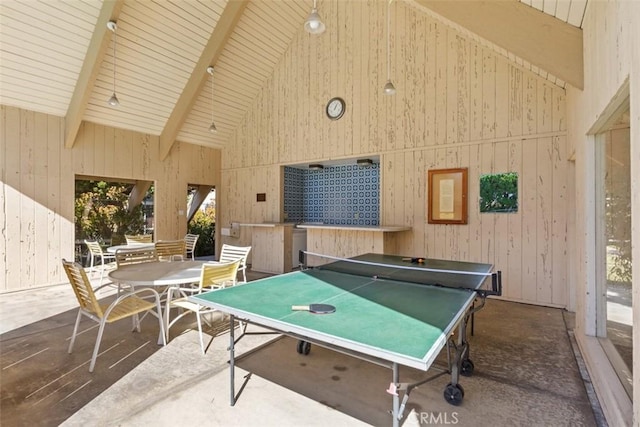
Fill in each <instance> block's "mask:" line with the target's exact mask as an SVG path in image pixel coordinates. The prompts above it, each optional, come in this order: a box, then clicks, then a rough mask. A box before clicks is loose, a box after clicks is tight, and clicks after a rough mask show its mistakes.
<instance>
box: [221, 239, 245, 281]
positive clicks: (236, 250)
mask: <svg viewBox="0 0 640 427" xmlns="http://www.w3.org/2000/svg"><path fill="white" fill-rule="evenodd" d="M250 251H251V246H232V245H227V244H226V243H225V244H223V245H222V251H221V252H220V259H219V260H218V261H219V262H230V261H235V260H237V259H239V260H240V261H241V262H240V267H238V272H240V271H241V272H242V277H243V281H242V283H247V272H246V270H247V257H248V256H249V252H250Z"/></svg>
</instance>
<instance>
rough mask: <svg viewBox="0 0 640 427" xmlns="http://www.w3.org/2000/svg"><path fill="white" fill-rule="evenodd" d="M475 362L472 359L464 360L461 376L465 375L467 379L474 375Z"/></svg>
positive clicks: (461, 365)
mask: <svg viewBox="0 0 640 427" xmlns="http://www.w3.org/2000/svg"><path fill="white" fill-rule="evenodd" d="M473 369H474V366H473V362H472V361H471V359H464V360H463V361H462V363H461V364H460V375H464V376H465V377H470V376H471V375H473Z"/></svg>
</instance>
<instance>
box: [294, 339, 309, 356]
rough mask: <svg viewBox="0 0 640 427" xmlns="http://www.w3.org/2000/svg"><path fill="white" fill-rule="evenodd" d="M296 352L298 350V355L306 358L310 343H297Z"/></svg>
mask: <svg viewBox="0 0 640 427" xmlns="http://www.w3.org/2000/svg"><path fill="white" fill-rule="evenodd" d="M297 350H298V354H304V355H305V356H306V355H307V354H309V352H310V351H311V343H309V342H307V341H302V340H300V341H298V348H297Z"/></svg>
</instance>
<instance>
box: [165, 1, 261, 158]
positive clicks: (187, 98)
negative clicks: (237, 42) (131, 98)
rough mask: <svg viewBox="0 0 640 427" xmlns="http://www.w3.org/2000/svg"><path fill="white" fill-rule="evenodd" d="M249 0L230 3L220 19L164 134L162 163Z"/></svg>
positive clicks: (168, 121)
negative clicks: (210, 68)
mask: <svg viewBox="0 0 640 427" xmlns="http://www.w3.org/2000/svg"><path fill="white" fill-rule="evenodd" d="M248 2H249V1H248V0H239V1H229V2H227V5H226V6H225V8H224V11H223V12H222V15H220V19H218V23H217V24H216V26H215V28H214V29H213V32H212V33H211V37H209V41H208V42H207V45H206V46H205V48H204V50H203V51H202V55H200V59H199V60H198V62H197V63H196V66H195V68H194V69H193V71H192V72H191V77H190V78H189V81H188V82H187V84H186V85H185V87H184V90H183V91H182V94H180V98H179V99H178V102H176V105H175V106H174V107H173V111H172V112H171V116H169V119H168V120H167V123H166V124H165V126H164V129H163V130H162V133H161V134H160V159H161V160H164V159H165V158H166V157H167V156H168V155H169V152H170V151H171V147H173V144H174V143H175V140H176V137H177V136H178V133H179V132H180V128H181V127H182V125H183V124H184V122H185V120H186V119H187V115H188V114H189V112H190V111H191V108H192V107H193V104H194V103H195V102H196V98H197V96H198V94H199V93H200V92H201V91H202V87H203V86H204V84H205V83H206V81H207V77H208V74H207V67H208V66H210V65H215V63H216V61H217V60H218V57H219V56H220V55H221V54H222V51H223V49H224V46H225V44H226V43H227V40H228V39H229V37H230V36H231V34H232V33H233V30H234V29H235V26H236V24H237V23H238V20H239V19H240V16H242V13H243V12H244V8H245V7H246V6H247V3H248Z"/></svg>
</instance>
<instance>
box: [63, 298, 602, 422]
mask: <svg viewBox="0 0 640 427" xmlns="http://www.w3.org/2000/svg"><path fill="white" fill-rule="evenodd" d="M563 314H564V313H563V312H562V311H561V310H557V309H549V308H544V307H534V306H528V305H522V304H514V303H508V302H503V301H490V302H489V303H488V305H487V307H486V308H485V310H483V311H482V312H480V313H479V314H478V315H477V317H476V325H475V335H474V337H472V338H471V343H472V344H471V345H472V359H473V361H474V363H475V366H476V369H475V372H474V375H473V376H472V377H463V378H462V379H461V384H462V385H463V386H464V389H465V398H464V401H463V403H462V405H460V406H457V407H454V406H451V405H449V404H448V403H446V402H445V401H444V399H443V397H442V391H443V389H444V387H445V385H446V384H447V383H448V382H449V379H448V377H447V376H446V375H445V376H441V377H439V378H437V379H435V380H434V381H432V382H429V383H427V384H425V385H422V386H420V387H419V388H418V389H416V390H414V391H413V392H412V393H411V395H410V398H409V400H408V402H407V407H406V410H405V416H404V418H403V419H402V423H401V424H402V425H403V426H418V425H429V424H456V425H460V426H485V425H486V426H513V425H527V426H538V425H539V426H564V425H566V426H569V425H571V426H576V425H580V426H595V425H598V424H602V423H598V422H597V420H598V419H599V417H597V416H595V415H594V411H593V409H592V405H591V402H590V401H589V398H588V395H587V393H586V391H585V385H584V382H583V380H582V377H581V375H580V372H579V369H578V365H577V363H576V359H575V357H574V353H573V351H572V346H571V342H570V336H569V335H568V334H567V330H566V327H565V318H564V315H563ZM261 345H262V346H261ZM227 346H228V334H224V335H221V336H218V337H216V338H215V339H214V341H213V344H212V347H211V348H210V349H209V351H208V353H207V355H206V356H202V355H201V354H200V353H199V347H198V342H197V333H195V332H187V333H185V334H184V335H181V336H180V337H177V338H176V339H174V340H173V341H172V342H171V343H170V344H169V345H168V346H167V347H166V348H163V349H162V350H160V351H158V352H156V353H155V354H153V355H152V356H151V357H150V358H149V359H147V360H145V361H144V362H143V363H142V364H140V365H139V366H138V367H137V368H136V369H134V370H133V371H132V372H131V373H130V374H128V375H127V376H125V377H124V378H122V379H121V380H120V381H118V383H116V384H115V385H114V386H112V387H111V388H110V389H109V390H107V391H106V392H104V393H102V394H101V395H100V396H99V397H98V398H96V399H95V400H94V401H92V402H91V403H89V404H88V405H86V406H85V407H84V408H82V409H81V410H80V411H78V412H77V413H76V414H74V415H73V416H72V417H70V418H69V419H68V420H67V421H66V422H65V423H64V424H63V425H65V426H86V425H91V424H93V425H123V426H125V425H126V426H146V425H151V424H154V425H166V426H169V425H219V426H247V425H264V426H294V425H318V426H320V425H333V426H358V425H376V426H378V425H380V426H385V425H391V417H390V415H389V413H388V411H389V409H390V408H391V397H390V396H389V395H388V394H387V393H386V392H385V390H386V389H387V388H388V385H389V382H390V380H391V372H390V370H388V369H386V368H383V367H379V366H377V365H373V364H370V363H367V362H363V361H360V360H357V359H355V358H352V357H349V356H345V355H342V354H339V353H335V352H333V351H330V350H326V349H323V348H321V347H317V346H314V347H313V349H312V352H311V354H309V355H308V356H302V355H299V354H298V353H297V352H296V351H295V346H296V342H295V341H294V340H292V339H289V338H282V339H276V340H273V336H266V335H259V336H247V337H245V338H243V340H241V341H240V347H239V349H238V350H239V352H240V353H242V352H248V355H246V356H245V357H244V358H242V359H241V360H240V361H239V362H238V366H239V367H240V369H238V371H237V372H236V392H238V390H239V389H240V387H241V385H242V383H243V381H244V380H245V378H244V377H245V375H246V374H247V373H248V372H252V373H253V374H252V376H251V377H250V378H249V380H248V381H247V383H246V387H245V388H244V390H243V391H242V393H241V394H240V396H239V400H238V402H237V403H236V405H235V406H234V407H231V406H230V405H229V395H230V387H229V369H228V364H227V360H228V353H227ZM256 347H258V349H257V350H254V351H250V350H252V349H255V348H256ZM428 375H431V373H430V372H429V373H428ZM424 377H425V373H424V372H421V371H417V370H414V369H409V368H406V369H405V368H402V369H401V381H408V382H412V381H417V380H419V379H421V378H424Z"/></svg>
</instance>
